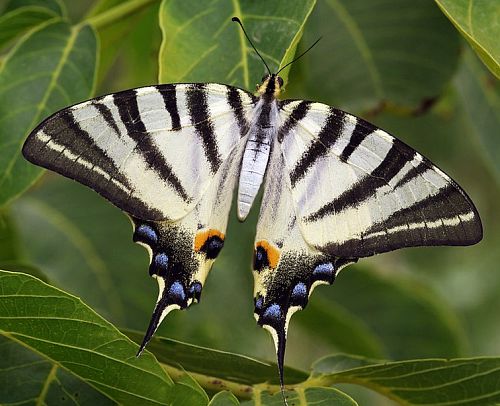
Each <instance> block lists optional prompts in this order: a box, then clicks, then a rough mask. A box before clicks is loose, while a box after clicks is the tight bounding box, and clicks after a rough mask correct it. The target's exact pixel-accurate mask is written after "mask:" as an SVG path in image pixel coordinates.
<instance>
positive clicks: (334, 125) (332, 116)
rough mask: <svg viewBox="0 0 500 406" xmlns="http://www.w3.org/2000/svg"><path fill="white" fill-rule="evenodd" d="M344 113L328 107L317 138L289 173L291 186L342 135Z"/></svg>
mask: <svg viewBox="0 0 500 406" xmlns="http://www.w3.org/2000/svg"><path fill="white" fill-rule="evenodd" d="M345 114H346V113H344V112H343V111H340V110H337V109H334V108H333V107H332V108H330V113H329V114H328V116H327V118H326V120H325V123H324V125H323V127H322V128H321V130H320V132H319V133H318V136H317V138H315V139H314V141H313V142H312V143H311V145H310V146H309V148H308V149H307V151H306V152H305V153H304V154H303V155H302V157H301V159H300V160H299V162H297V164H296V165H295V167H294V168H293V169H292V171H291V173H290V181H291V183H292V187H293V186H295V184H296V183H297V182H298V181H299V180H300V179H302V178H303V177H304V176H305V175H306V173H307V171H308V170H309V169H310V168H311V167H312V166H313V165H314V163H315V162H316V161H317V160H318V159H319V158H321V157H323V156H324V155H326V154H327V153H328V150H329V148H330V147H331V146H332V145H333V144H334V143H335V141H337V139H338V138H339V137H340V136H341V135H342V131H343V128H344V125H343V120H344V116H345Z"/></svg>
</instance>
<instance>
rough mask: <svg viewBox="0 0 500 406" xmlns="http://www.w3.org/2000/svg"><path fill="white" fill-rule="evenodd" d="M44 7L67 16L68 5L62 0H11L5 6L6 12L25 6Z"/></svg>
mask: <svg viewBox="0 0 500 406" xmlns="http://www.w3.org/2000/svg"><path fill="white" fill-rule="evenodd" d="M33 6H35V7H43V8H46V9H47V10H50V11H52V12H54V13H56V14H57V15H59V16H61V17H66V7H65V6H64V3H63V2H62V0H43V1H40V0H10V1H8V3H7V6H6V7H5V10H4V12H5V13H7V12H9V11H12V10H15V9H19V8H24V7H33Z"/></svg>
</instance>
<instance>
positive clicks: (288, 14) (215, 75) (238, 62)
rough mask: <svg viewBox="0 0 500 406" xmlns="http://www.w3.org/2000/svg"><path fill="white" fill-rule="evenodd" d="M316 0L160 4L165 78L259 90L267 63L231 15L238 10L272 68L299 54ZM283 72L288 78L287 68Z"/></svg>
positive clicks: (164, 80) (170, 0)
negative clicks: (301, 40)
mask: <svg viewBox="0 0 500 406" xmlns="http://www.w3.org/2000/svg"><path fill="white" fill-rule="evenodd" d="M314 5H315V0H305V1H293V2H282V1H276V0H273V1H267V2H266V3H265V7H263V3H260V2H256V1H252V0H235V1H232V2H229V1H226V0H216V1H212V2H211V3H210V4H209V5H207V3H206V2H200V1H196V0H187V1H186V0H164V1H163V2H162V6H161V8H160V27H161V29H162V32H163V43H162V46H161V49H160V61H159V63H160V76H159V81H160V82H161V83H169V82H218V83H226V84H231V85H235V86H239V87H241V88H244V89H247V90H248V91H253V90H254V86H255V84H256V83H258V82H260V80H261V78H262V75H263V74H265V73H266V69H265V67H264V65H263V63H262V61H261V60H260V59H259V57H258V56H257V54H256V53H255V51H254V50H253V49H252V47H251V46H250V44H249V43H248V41H247V40H246V38H245V36H244V34H243V32H242V30H241V29H240V27H239V26H238V25H237V24H236V23H234V22H232V21H231V18H232V17H233V16H237V17H239V18H240V19H241V21H242V22H243V25H244V26H245V29H246V31H247V33H248V35H249V36H250V38H251V39H252V41H253V43H254V45H255V47H256V48H257V49H258V50H259V52H260V54H261V55H262V56H263V57H264V59H265V60H266V62H267V64H268V65H269V68H270V69H271V71H272V72H273V71H274V72H276V71H277V70H278V67H279V66H282V65H284V63H286V62H287V61H290V60H291V59H292V58H293V55H294V53H295V48H296V46H297V44H298V41H299V40H300V37H301V35H302V29H303V27H304V23H305V21H306V20H307V18H308V16H309V14H310V12H311V11H312V9H313V7H314ZM281 76H282V77H283V79H284V81H285V82H286V81H287V76H288V75H287V72H286V71H284V72H282V74H281Z"/></svg>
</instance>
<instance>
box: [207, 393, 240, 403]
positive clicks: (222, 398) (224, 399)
mask: <svg viewBox="0 0 500 406" xmlns="http://www.w3.org/2000/svg"><path fill="white" fill-rule="evenodd" d="M239 404H240V402H239V400H238V399H237V398H236V396H234V395H233V394H232V393H231V392H229V391H222V392H219V393H217V394H215V395H214V397H212V399H211V400H210V403H209V404H208V406H238V405H239Z"/></svg>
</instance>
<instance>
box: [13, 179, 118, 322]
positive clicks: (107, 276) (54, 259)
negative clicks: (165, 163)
mask: <svg viewBox="0 0 500 406" xmlns="http://www.w3.org/2000/svg"><path fill="white" fill-rule="evenodd" d="M74 186H77V187H80V186H78V185H76V184H75V185H74ZM47 191H48V192H49V193H50V191H52V192H54V189H51V188H48V189H47ZM81 203H83V202H81ZM75 209H78V206H75ZM87 209H89V207H88V206H87ZM12 212H13V214H14V215H15V219H16V220H17V223H18V227H19V231H20V238H21V239H22V240H23V241H24V242H25V244H26V245H29V248H28V249H26V256H27V259H28V260H29V261H30V262H31V263H32V264H34V265H35V266H37V267H38V268H40V269H42V270H44V272H45V273H46V274H47V275H48V276H49V277H50V280H51V281H52V282H53V283H54V284H56V285H57V286H59V287H61V288H62V289H64V290H66V291H69V292H73V293H75V294H77V295H84V298H85V302H86V303H88V304H89V305H91V306H92V307H93V308H94V309H97V310H99V311H100V312H102V313H103V314H105V315H106V316H107V317H110V318H111V320H113V321H115V320H117V321H120V322H123V317H124V313H125V308H124V304H123V302H122V297H123V295H122V294H121V293H123V292H120V291H118V289H117V288H116V281H115V280H114V278H113V272H112V270H111V269H110V268H109V266H108V265H107V263H106V261H105V258H104V256H103V255H101V253H100V252H99V251H98V248H97V247H96V241H93V240H91V239H90V238H89V237H88V236H87V235H86V234H85V233H84V232H83V231H82V230H81V226H80V224H78V223H75V221H74V220H73V219H71V218H68V217H67V216H66V214H65V213H63V212H62V211H61V210H59V209H58V207H57V206H54V205H51V204H50V203H48V202H44V201H42V200H40V199H35V198H26V199H22V200H20V201H19V202H18V204H17V205H16V207H15V208H13V211H12ZM81 213H85V208H84V207H83V205H82V207H81ZM116 214H117V215H120V213H116ZM87 221H89V222H92V221H93V219H89V220H87ZM108 226H111V225H108ZM33 229H36V230H44V233H43V234H44V238H32V236H31V235H32V230H33ZM127 242H128V241H127ZM55 246H57V247H58V250H57V255H50V256H48V255H47V252H49V251H50V250H51V249H52V247H55ZM69 270H71V271H69Z"/></svg>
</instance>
